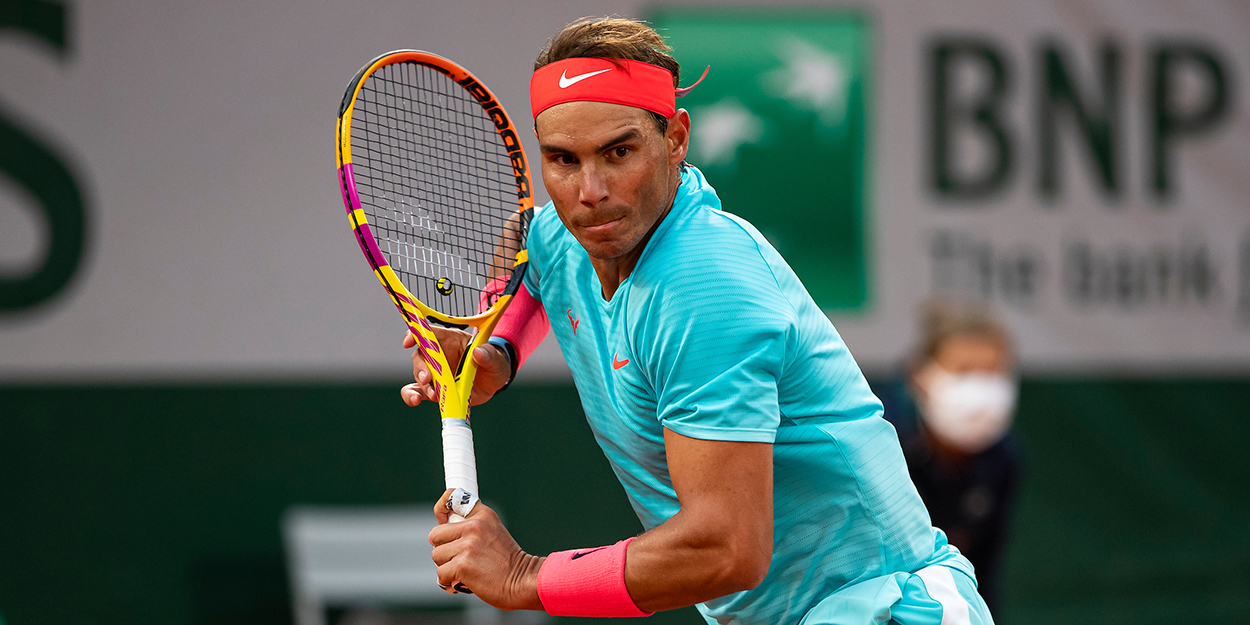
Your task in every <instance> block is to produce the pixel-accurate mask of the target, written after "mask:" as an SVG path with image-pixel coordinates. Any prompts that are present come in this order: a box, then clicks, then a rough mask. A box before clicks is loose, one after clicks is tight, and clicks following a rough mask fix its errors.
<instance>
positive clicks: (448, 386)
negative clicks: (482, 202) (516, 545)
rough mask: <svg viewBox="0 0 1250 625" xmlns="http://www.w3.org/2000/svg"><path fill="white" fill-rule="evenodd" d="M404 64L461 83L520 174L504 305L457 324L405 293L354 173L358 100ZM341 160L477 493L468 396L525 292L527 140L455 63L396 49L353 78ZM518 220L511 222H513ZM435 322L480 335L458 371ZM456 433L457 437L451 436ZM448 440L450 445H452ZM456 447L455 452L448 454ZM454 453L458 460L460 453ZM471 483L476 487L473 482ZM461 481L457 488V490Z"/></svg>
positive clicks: (339, 145) (462, 483) (381, 272)
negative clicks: (483, 349) (491, 342)
mask: <svg viewBox="0 0 1250 625" xmlns="http://www.w3.org/2000/svg"><path fill="white" fill-rule="evenodd" d="M397 63H415V64H418V65H423V66H425V67H428V68H430V69H433V70H435V71H437V72H439V73H441V74H443V75H445V76H447V77H448V78H450V79H451V80H452V81H454V82H456V83H457V84H459V85H460V86H461V87H462V88H464V89H465V90H466V91H468V93H469V94H470V95H471V96H472V97H473V99H474V100H476V101H477V103H478V104H479V105H481V106H482V108H483V110H484V111H486V113H487V115H488V117H490V119H491V120H492V121H493V122H494V124H495V128H496V130H497V131H498V132H499V134H500V139H501V141H502V144H503V146H504V149H505V150H506V151H507V152H508V157H509V160H510V161H511V163H512V170H513V174H514V175H515V176H516V187H517V213H516V214H517V215H519V216H520V220H521V221H520V223H518V224H516V227H518V228H520V229H521V230H520V233H519V238H520V243H521V245H520V247H521V249H520V251H518V252H517V254H516V259H515V263H514V266H513V270H512V275H511V276H510V278H509V281H508V283H507V285H506V286H505V287H504V289H503V290H502V292H501V293H500V294H499V297H498V299H497V300H496V301H495V302H494V304H493V305H492V306H491V307H490V308H488V309H487V310H486V311H484V312H481V313H479V314H476V315H473V316H469V317H453V316H449V315H445V314H443V313H441V312H438V311H436V310H434V309H433V308H430V307H429V306H427V305H425V304H424V303H422V302H421V301H420V300H418V299H417V298H416V297H414V296H413V295H412V293H411V292H410V291H409V290H408V288H407V287H406V286H404V284H403V282H402V281H401V280H400V279H399V276H398V275H397V274H396V273H395V271H394V270H393V269H392V268H391V267H390V264H389V263H388V261H387V259H386V257H385V256H384V255H383V254H382V251H381V249H380V248H379V247H378V244H377V240H376V239H375V238H374V236H373V233H372V230H371V229H370V226H369V222H368V219H367V217H366V215H365V211H364V209H363V208H362V205H361V203H360V197H359V195H358V194H357V191H356V183H355V178H354V175H353V172H352V153H351V130H352V128H351V124H352V113H353V112H354V111H355V106H356V98H357V96H358V95H359V94H360V91H361V89H362V88H363V87H364V84H365V82H366V81H367V80H368V79H369V77H370V76H372V75H373V74H374V73H375V72H377V71H378V70H380V69H382V68H383V67H387V66H389V65H393V64H397ZM335 138H336V141H335V148H336V149H335V156H336V164H337V166H338V175H339V183H340V184H339V186H340V190H341V191H342V195H343V204H344V206H345V207H346V208H347V215H348V219H349V221H350V222H351V226H352V231H353V232H354V233H355V235H356V240H357V243H359V244H360V250H361V251H362V252H363V253H364V255H365V258H366V259H368V261H369V265H370V267H372V269H373V272H374V275H376V276H377V278H378V281H380V282H381V283H382V286H383V288H385V289H386V291H387V293H388V294H389V295H390V297H391V301H392V302H393V303H394V304H395V307H396V308H397V309H398V310H399V312H400V314H402V315H403V317H404V322H405V323H406V324H407V325H408V330H409V332H410V333H411V334H412V336H413V338H415V339H416V343H417V350H418V352H419V353H420V356H421V358H422V359H423V360H424V361H425V363H426V365H427V368H428V369H429V371H430V377H431V383H432V384H433V386H434V388H435V390H436V391H437V393H438V408H439V412H440V413H441V415H442V418H443V439H444V460H445V466H446V467H447V476H446V477H447V487H448V488H457V487H458V488H464V489H466V490H468V491H470V492H472V493H474V494H479V493H478V491H477V475H476V468H475V467H474V466H473V464H474V461H473V450H472V434H471V429H469V427H468V426H469V421H468V420H469V395H470V393H471V391H472V389H473V380H474V378H475V377H476V375H477V365H476V363H474V362H473V358H472V357H471V354H472V353H473V350H475V349H477V348H478V347H480V346H482V345H485V344H486V342H487V340H488V339H489V338H490V335H491V332H492V331H494V329H495V325H496V324H497V323H498V322H499V318H500V317H501V316H502V315H503V312H504V310H505V309H507V307H508V304H509V303H510V302H511V301H512V298H513V296H514V295H515V294H516V292H517V290H518V289H519V288H520V286H521V280H522V278H523V277H524V275H525V268H526V264H527V262H528V254H527V252H526V249H525V245H524V239H525V235H526V229H527V228H528V223H526V222H527V221H528V217H529V215H530V214H531V213H530V212H527V211H532V209H533V207H534V199H533V194H532V188H533V186H532V182H531V180H530V170H529V162H528V160H527V159H526V158H525V152H524V151H523V150H522V147H521V141H520V138H519V136H518V135H517V132H516V128H515V127H514V126H513V125H512V119H511V118H510V117H509V116H508V114H507V112H505V111H504V109H503V106H502V105H500V104H499V102H498V100H497V99H496V98H495V96H494V94H493V93H492V92H491V91H490V90H489V89H488V88H487V87H486V85H484V84H483V83H482V82H481V81H480V80H478V79H477V77H476V76H474V75H473V74H472V73H470V72H469V71H468V70H466V69H464V68H463V67H461V66H460V65H458V64H456V63H455V62H454V61H451V60H449V59H446V58H443V57H441V56H438V55H436V54H431V53H429V52H424V51H421V50H396V51H393V52H388V53H386V54H383V55H381V56H379V57H377V58H375V59H373V60H372V61H370V62H369V63H368V64H366V65H365V66H364V67H362V68H361V70H360V71H359V72H358V73H357V74H356V76H355V77H354V78H352V81H351V83H349V85H348V89H347V91H346V93H345V94H344V96H343V101H342V103H341V104H340V107H339V117H338V123H337V125H336V132H335ZM509 221H511V219H510V220H509ZM431 321H433V322H435V323H439V324H441V325H446V326H451V327H458V328H474V329H476V330H477V332H476V334H474V335H473V337H472V339H471V340H470V342H469V345H468V346H467V348H466V350H465V352H464V354H463V355H462V357H461V359H460V363H459V365H458V366H455V367H453V365H452V364H450V363H448V361H447V356H446V354H445V352H444V351H443V349H442V348H441V346H440V345H439V343H438V338H437V336H436V335H435V334H434V329H433V327H432V326H431V323H430V322H431ZM449 430H450V431H449ZM449 435H450V436H451V440H449ZM466 435H467V437H468V438H467V445H468V449H467V451H468V459H467V461H468V462H469V463H470V466H469V467H467V469H466V470H467V472H468V473H470V474H471V475H468V476H465V475H460V474H459V473H464V472H463V471H461V472H458V474H457V475H453V471H452V469H451V466H450V464H449V463H451V462H453V460H452V458H451V456H452V455H455V456H462V455H463V453H464V449H463V448H464V445H465V436H466ZM448 445H452V446H453V447H454V448H455V449H452V448H450V447H448ZM453 452H454V453H453ZM468 479H471V483H466V482H467V481H468ZM453 482H454V483H453Z"/></svg>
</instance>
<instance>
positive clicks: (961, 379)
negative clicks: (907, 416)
mask: <svg viewBox="0 0 1250 625" xmlns="http://www.w3.org/2000/svg"><path fill="white" fill-rule="evenodd" d="M931 371H932V375H931V376H930V378H929V384H928V388H927V389H925V390H926V392H927V394H928V400H927V401H926V402H924V405H922V406H920V413H921V416H922V418H923V419H924V423H925V425H927V426H928V427H929V430H930V431H932V432H933V435H934V436H935V437H936V438H937V439H938V440H940V441H942V442H944V443H946V444H948V445H950V446H952V447H955V448H956V449H960V450H962V451H965V452H967V453H970V454H975V453H980V452H982V451H984V450H986V449H988V448H989V447H990V446H991V445H993V444H994V443H997V442H998V441H1000V440H1002V438H1003V437H1004V436H1006V435H1007V430H1008V429H1009V428H1011V419H1012V413H1014V412H1015V410H1016V393H1017V389H1016V380H1015V379H1014V378H1013V377H1011V376H1010V375H1007V374H1005V373H990V372H984V371H978V372H973V373H960V374H952V373H948V372H946V370H944V369H942V368H941V367H938V366H936V365H934V366H932V368H931Z"/></svg>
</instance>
